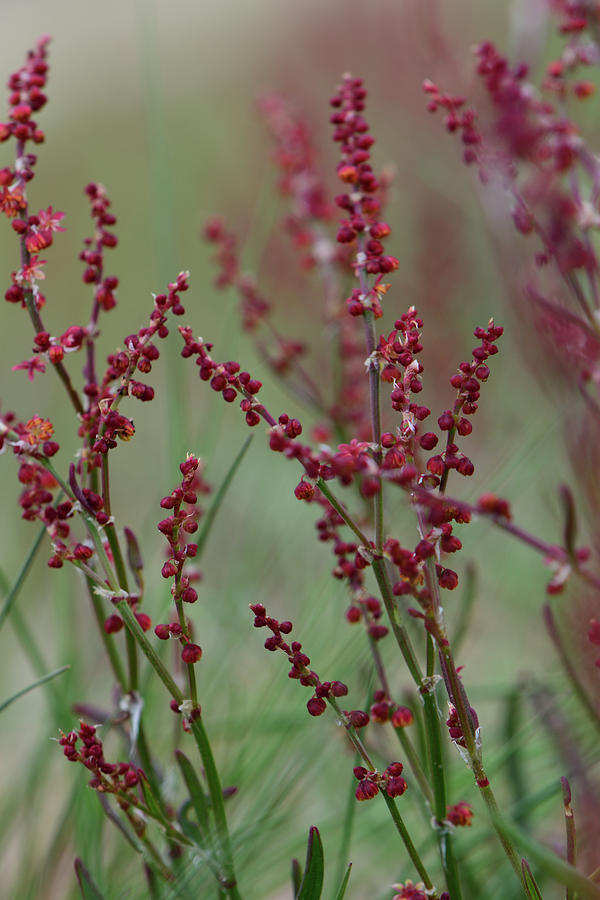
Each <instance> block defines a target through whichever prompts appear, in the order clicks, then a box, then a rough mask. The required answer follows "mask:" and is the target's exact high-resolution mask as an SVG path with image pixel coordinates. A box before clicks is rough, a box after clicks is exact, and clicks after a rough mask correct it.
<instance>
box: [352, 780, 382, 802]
mask: <svg viewBox="0 0 600 900" xmlns="http://www.w3.org/2000/svg"><path fill="white" fill-rule="evenodd" d="M378 793H379V787H378V786H377V784H376V783H375V782H374V781H369V780H368V779H366V778H365V779H364V781H361V782H360V784H359V785H358V787H357V788H356V791H355V797H356V799H357V800H360V801H361V802H362V801H363V800H372V799H373V797H376V796H377V794H378Z"/></svg>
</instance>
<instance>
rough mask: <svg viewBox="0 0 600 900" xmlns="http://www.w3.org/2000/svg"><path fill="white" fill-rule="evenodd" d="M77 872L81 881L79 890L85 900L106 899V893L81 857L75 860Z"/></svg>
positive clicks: (78, 879)
mask: <svg viewBox="0 0 600 900" xmlns="http://www.w3.org/2000/svg"><path fill="white" fill-rule="evenodd" d="M75 874H76V875H77V881H78V882H79V890H80V891H81V896H82V897H83V900H105V898H104V894H103V893H102V891H101V890H100V889H99V888H98V887H97V885H96V884H95V882H94V879H93V878H92V876H91V875H90V873H89V872H88V870H87V869H86V867H85V866H84V864H83V863H82V861H81V860H80V859H76V860H75Z"/></svg>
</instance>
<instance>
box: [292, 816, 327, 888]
mask: <svg viewBox="0 0 600 900" xmlns="http://www.w3.org/2000/svg"><path fill="white" fill-rule="evenodd" d="M324 874H325V860H324V857H323V843H322V841H321V835H320V834H319V830H318V828H315V826H314V825H313V826H311V829H310V831H309V832H308V846H307V849H306V865H305V867H304V875H303V876H302V884H301V885H300V890H299V891H298V894H297V898H296V900H319V898H320V896H321V891H322V890H323V876H324Z"/></svg>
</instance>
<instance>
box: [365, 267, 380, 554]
mask: <svg viewBox="0 0 600 900" xmlns="http://www.w3.org/2000/svg"><path fill="white" fill-rule="evenodd" d="M360 284H361V291H362V292H363V293H366V292H367V290H368V288H367V285H366V281H365V277H364V274H363V272H362V270H361V274H360ZM364 321H365V341H366V344H367V358H368V359H369V407H370V411H371V440H372V441H373V444H374V445H375V449H374V451H373V458H374V460H375V462H376V463H377V466H378V467H379V466H380V465H381V409H380V390H379V388H380V385H379V363H378V362H377V361H376V360H375V359H374V358H373V353H374V352H375V347H376V343H377V337H376V332H375V316H374V314H373V313H372V312H371V310H365V314H364ZM374 519H375V548H376V550H377V552H378V553H380V554H381V552H382V551H383V536H384V535H383V482H382V481H381V479H380V481H379V490H378V491H377V493H376V494H375V497H374Z"/></svg>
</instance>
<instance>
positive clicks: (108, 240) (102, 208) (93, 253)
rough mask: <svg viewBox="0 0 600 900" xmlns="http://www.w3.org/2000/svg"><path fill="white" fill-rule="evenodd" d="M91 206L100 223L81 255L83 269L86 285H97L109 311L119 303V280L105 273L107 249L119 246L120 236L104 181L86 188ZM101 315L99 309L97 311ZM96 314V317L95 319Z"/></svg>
mask: <svg viewBox="0 0 600 900" xmlns="http://www.w3.org/2000/svg"><path fill="white" fill-rule="evenodd" d="M85 193H86V194H87V196H88V199H89V201H90V207H91V215H92V219H93V220H94V222H95V224H96V229H95V234H94V237H93V238H86V239H85V242H84V243H85V249H84V250H82V251H81V253H80V254H79V259H80V260H81V261H82V262H84V263H85V270H84V272H83V276H82V277H83V282H84V284H93V285H95V287H96V290H95V297H94V299H95V301H96V303H97V304H98V306H99V307H101V308H102V309H103V310H104V311H105V312H108V310H109V309H113V308H114V307H115V306H116V303H117V301H116V299H115V295H114V291H115V288H116V287H117V285H118V283H119V279H118V278H116V277H115V276H114V275H109V276H105V275H104V250H105V249H110V248H112V247H116V246H117V243H118V239H117V237H116V235H115V234H113V232H112V231H109V230H108V229H109V228H113V227H114V226H115V225H116V223H117V219H116V216H114V215H113V213H111V212H109V208H110V200H109V199H108V197H107V196H106V190H105V189H104V187H103V186H102V185H101V184H96V183H94V182H91V183H90V184H88V185H87V186H86V188H85ZM96 316H97V311H96ZM94 318H95V317H94V313H92V319H93V320H94Z"/></svg>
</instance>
